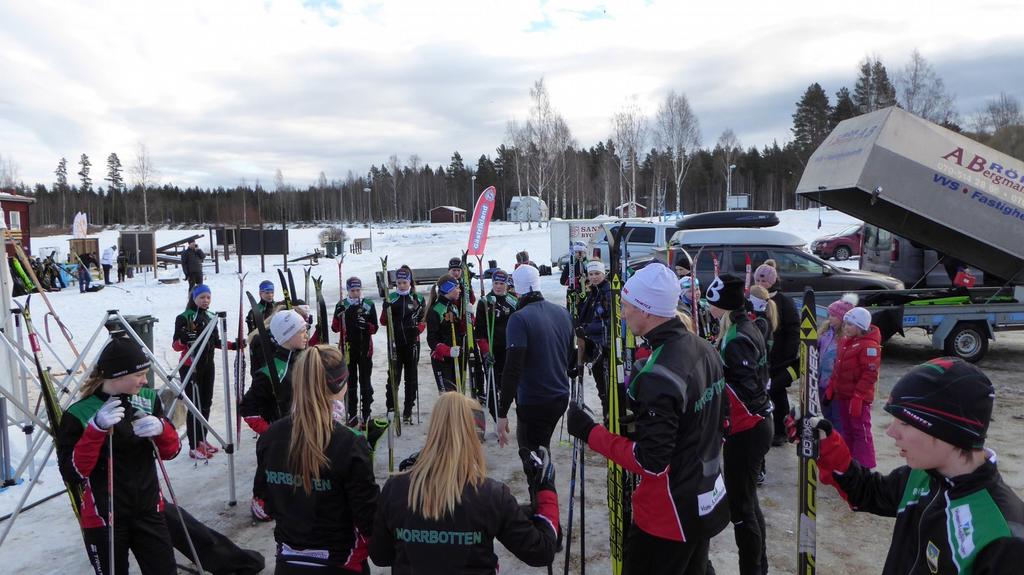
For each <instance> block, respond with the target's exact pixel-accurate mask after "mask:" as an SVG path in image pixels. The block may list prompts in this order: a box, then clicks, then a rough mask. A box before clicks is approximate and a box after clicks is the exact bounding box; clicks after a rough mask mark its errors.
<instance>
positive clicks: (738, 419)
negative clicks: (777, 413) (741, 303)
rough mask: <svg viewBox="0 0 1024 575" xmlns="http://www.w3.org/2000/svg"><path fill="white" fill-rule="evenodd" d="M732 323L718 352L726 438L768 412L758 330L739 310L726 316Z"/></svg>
mask: <svg viewBox="0 0 1024 575" xmlns="http://www.w3.org/2000/svg"><path fill="white" fill-rule="evenodd" d="M729 318H730V319H731V320H732V323H731V324H730V325H729V329H728V330H726V332H725V333H724V334H722V337H721V339H720V340H719V342H718V350H719V353H720V354H721V356H722V363H723V364H724V367H725V383H726V387H727V388H728V391H729V434H735V433H739V432H741V431H746V430H748V429H750V428H752V427H754V426H755V425H757V424H758V423H760V422H761V420H762V419H764V418H766V417H767V416H768V414H769V413H771V411H772V402H771V399H769V398H768V351H767V348H766V347H765V344H764V336H762V335H761V330H760V329H759V328H758V327H757V326H756V325H755V324H754V322H752V321H750V316H748V315H747V312H745V311H743V310H737V311H733V312H729Z"/></svg>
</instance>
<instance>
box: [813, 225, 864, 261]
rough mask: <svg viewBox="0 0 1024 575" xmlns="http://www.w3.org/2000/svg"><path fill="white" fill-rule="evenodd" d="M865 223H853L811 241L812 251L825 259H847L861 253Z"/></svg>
mask: <svg viewBox="0 0 1024 575" xmlns="http://www.w3.org/2000/svg"><path fill="white" fill-rule="evenodd" d="M863 230H864V224H853V225H850V226H847V227H845V228H843V229H842V230H840V231H838V232H836V233H834V234H829V235H827V236H822V237H820V238H817V239H816V240H814V241H813V242H811V253H812V254H814V255H816V256H818V257H820V258H821V259H823V260H827V259H831V258H835V259H836V260H838V261H845V260H848V259H850V257H851V256H859V255H860V243H861V237H862V235H863Z"/></svg>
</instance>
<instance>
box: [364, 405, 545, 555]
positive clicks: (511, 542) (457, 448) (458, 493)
mask: <svg viewBox="0 0 1024 575" xmlns="http://www.w3.org/2000/svg"><path fill="white" fill-rule="evenodd" d="M479 409H480V406H479V404H478V403H477V402H476V401H474V400H472V399H470V398H468V397H466V396H464V395H462V394H459V393H456V392H448V393H443V394H441V396H440V398H438V400H437V403H435V404H434V412H433V414H432V415H431V418H430V428H429V429H428V431H427V440H426V443H425V444H424V446H423V449H422V451H420V453H419V454H417V456H415V462H414V463H412V464H411V468H410V469H408V470H407V471H403V472H401V473H399V474H397V475H395V476H393V477H392V478H391V479H389V480H388V482H387V483H386V484H385V485H384V489H383V491H382V492H381V497H380V501H379V502H378V505H377V516H376V518H375V520H374V526H373V529H374V531H373V534H374V535H373V540H372V541H371V542H370V557H371V558H372V559H373V562H374V563H375V564H376V565H380V566H391V567H392V568H393V571H392V572H393V573H411V572H413V571H414V570H416V571H418V570H419V569H423V572H429V573H452V574H458V573H496V572H497V567H498V558H497V556H496V555H495V554H494V539H498V540H499V541H501V543H502V544H503V545H504V546H505V547H506V548H507V549H508V550H509V551H511V552H512V553H513V554H514V555H515V556H516V557H518V558H519V559H520V560H522V561H523V562H524V563H526V564H527V565H530V566H533V567H541V566H545V565H550V564H551V561H552V560H553V559H554V556H555V551H556V549H557V547H558V539H559V537H560V535H559V528H558V494H557V493H556V492H555V487H554V467H553V466H552V465H551V462H550V461H549V460H548V457H547V450H546V449H544V448H541V449H540V450H539V451H538V452H536V453H531V454H529V455H530V457H529V460H531V461H533V462H534V465H533V466H532V469H531V470H530V473H529V474H528V477H527V481H528V483H529V484H530V487H531V489H532V490H534V491H536V493H537V496H536V497H535V500H536V504H535V509H534V510H533V516H532V518H529V517H527V516H526V514H525V513H524V512H523V511H522V509H521V508H520V506H519V502H518V501H517V500H516V498H515V497H514V496H513V495H512V493H511V491H510V490H509V488H508V486H506V485H505V484H504V483H502V482H500V481H497V480H495V479H490V478H488V477H487V462H486V460H485V459H484V453H483V448H482V447H481V445H480V441H479V439H477V433H476V425H475V423H474V411H475V410H479ZM403 467H404V466H403Z"/></svg>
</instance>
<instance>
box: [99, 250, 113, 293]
mask: <svg viewBox="0 0 1024 575" xmlns="http://www.w3.org/2000/svg"><path fill="white" fill-rule="evenodd" d="M116 259H117V246H110V247H109V248H107V249H105V250H103V254H101V255H100V265H101V266H103V285H110V268H112V267H114V261H115V260H116Z"/></svg>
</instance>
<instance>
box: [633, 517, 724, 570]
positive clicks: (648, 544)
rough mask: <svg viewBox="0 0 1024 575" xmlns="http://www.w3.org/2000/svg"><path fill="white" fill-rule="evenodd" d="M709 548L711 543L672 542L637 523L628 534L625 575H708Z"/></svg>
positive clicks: (705, 541)
mask: <svg viewBox="0 0 1024 575" xmlns="http://www.w3.org/2000/svg"><path fill="white" fill-rule="evenodd" d="M709 544H710V541H709V540H708V539H691V540H689V541H669V540H668V539H662V538H660V537H655V536H654V535H650V534H647V533H644V532H643V531H641V530H640V528H639V527H637V526H636V524H635V523H634V524H632V525H630V526H629V531H628V532H627V533H626V548H625V549H624V550H623V555H624V557H623V561H622V575H705V572H706V569H707V566H708V546H709Z"/></svg>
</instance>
